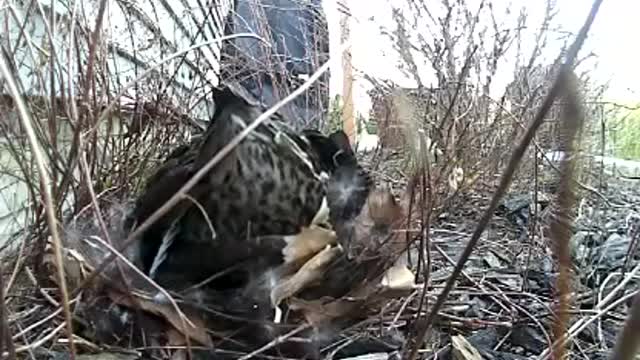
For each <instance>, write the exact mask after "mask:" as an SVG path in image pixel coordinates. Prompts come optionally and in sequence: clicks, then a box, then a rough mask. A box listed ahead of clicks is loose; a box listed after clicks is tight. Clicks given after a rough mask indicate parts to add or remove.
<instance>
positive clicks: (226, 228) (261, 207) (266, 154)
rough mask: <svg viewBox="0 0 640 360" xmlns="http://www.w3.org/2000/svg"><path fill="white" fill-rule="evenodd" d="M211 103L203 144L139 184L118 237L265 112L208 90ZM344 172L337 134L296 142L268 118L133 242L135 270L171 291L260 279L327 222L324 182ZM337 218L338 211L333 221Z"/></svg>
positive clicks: (352, 162)
mask: <svg viewBox="0 0 640 360" xmlns="http://www.w3.org/2000/svg"><path fill="white" fill-rule="evenodd" d="M215 102H216V110H215V112H214V114H213V117H212V120H211V123H210V125H209V127H208V128H207V130H206V131H205V132H204V134H203V135H202V136H200V137H198V138H196V139H194V140H193V141H192V142H191V143H190V144H189V145H186V146H182V147H179V148H177V149H175V150H174V151H173V152H172V153H171V154H170V155H169V156H168V158H167V159H166V160H165V162H164V163H163V164H162V165H161V166H160V167H159V168H158V169H157V171H156V172H155V173H154V174H153V175H152V176H151V177H150V178H149V179H148V181H147V184H146V186H145V188H144V189H143V191H142V193H141V194H140V196H139V197H138V199H137V201H136V205H135V209H134V210H133V212H132V214H131V216H130V217H129V219H128V221H127V222H126V225H125V226H126V227H127V229H132V228H133V227H134V226H135V224H140V223H142V222H143V221H144V220H146V219H147V218H148V217H149V216H150V215H151V214H152V213H153V212H154V211H155V210H157V209H158V208H159V207H160V206H162V204H164V203H165V202H166V201H167V200H168V199H169V198H170V197H171V196H173V194H175V192H176V191H177V190H178V189H179V188H180V187H181V186H183V185H184V183H185V182H186V181H188V179H189V178H191V176H193V174H195V173H196V172H197V171H198V170H199V169H200V168H202V167H203V166H204V165H205V164H206V163H207V162H208V161H210V159H211V158H212V157H213V156H215V154H216V153H217V152H218V151H220V149H222V148H223V147H224V146H225V145H226V144H227V143H228V142H229V141H230V140H231V139H232V138H233V137H235V136H236V135H237V134H239V133H240V132H241V131H242V130H243V129H245V128H246V126H247V125H248V124H250V123H251V122H253V121H254V120H255V119H256V118H258V116H259V115H261V114H262V113H263V112H264V110H265V109H264V108H263V107H262V106H260V105H259V104H257V103H256V102H255V101H253V100H251V97H250V96H249V95H247V93H246V92H244V91H243V90H242V89H241V88H238V87H236V86H234V85H227V86H225V87H223V88H222V89H219V90H216V92H215ZM345 167H347V168H351V167H357V161H356V157H355V154H354V153H353V151H352V149H351V147H350V145H349V141H348V138H347V137H346V135H345V134H344V133H343V132H342V131H338V132H335V133H333V134H331V135H330V136H326V135H323V134H322V133H320V132H319V131H317V130H311V129H306V130H303V131H301V132H296V131H294V130H293V129H292V128H291V127H290V126H288V124H287V122H286V120H285V119H283V117H282V116H281V115H278V114H276V115H274V116H271V117H270V118H269V119H267V120H266V121H265V122H263V123H262V124H260V125H259V126H258V127H257V128H256V129H255V131H253V132H251V134H250V135H249V136H248V137H246V138H245V139H244V140H243V141H242V142H241V143H240V144H239V145H238V146H236V147H235V148H234V149H233V150H232V151H231V152H230V153H229V154H228V155H227V156H226V157H224V158H223V159H222V161H221V162H220V163H218V164H217V165H216V166H214V167H213V168H212V169H211V170H210V171H209V173H208V174H207V176H205V177H204V178H203V179H202V180H201V181H200V182H199V183H198V184H197V185H196V186H195V187H193V188H192V189H191V191H189V194H188V196H187V197H186V198H185V199H183V200H181V202H180V203H179V204H177V205H176V206H175V207H174V208H173V209H172V210H171V211H169V212H168V213H167V214H165V215H164V216H163V217H162V218H161V219H160V220H159V221H157V222H156V223H155V224H154V225H153V226H151V227H150V228H149V229H148V230H146V231H145V232H144V233H143V234H142V235H141V238H140V239H139V256H138V263H139V264H140V266H141V268H142V270H143V271H144V272H146V273H147V274H149V275H150V276H151V277H152V278H154V279H155V280H156V281H157V282H158V283H160V284H161V285H163V286H167V285H169V286H171V287H173V288H176V287H178V286H188V285H193V284H194V283H197V282H200V281H202V280H204V279H206V278H208V277H209V276H211V275H212V274H215V273H218V272H221V271H225V270H227V269H229V268H236V269H237V268H241V270H244V271H240V273H241V274H244V276H246V275H247V274H246V272H247V271H254V272H263V271H264V269H266V268H268V267H269V266H272V265H274V264H278V263H279V262H281V261H282V249H283V247H284V246H285V245H286V237H287V236H290V235H295V234H297V233H299V232H300V231H301V229H303V228H304V227H308V226H310V225H312V224H314V223H322V222H325V221H327V220H328V217H329V212H331V211H329V207H328V204H327V189H328V182H329V181H330V179H331V176H332V174H334V173H335V172H336V170H338V169H340V168H345ZM350 171H352V170H340V171H339V173H341V174H349V172H350ZM341 176H344V175H341ZM364 198H366V196H365V197H364ZM342 207H344V206H342ZM342 212H343V210H342V208H337V209H336V210H334V211H333V215H334V216H333V217H335V214H338V213H342ZM230 279H233V280H232V281H231V283H232V284H233V282H234V281H235V280H239V281H244V280H246V279H245V277H243V276H241V277H240V278H229V277H227V278H225V280H226V282H225V283H224V286H230V283H229V281H230ZM218 285H220V283H218Z"/></svg>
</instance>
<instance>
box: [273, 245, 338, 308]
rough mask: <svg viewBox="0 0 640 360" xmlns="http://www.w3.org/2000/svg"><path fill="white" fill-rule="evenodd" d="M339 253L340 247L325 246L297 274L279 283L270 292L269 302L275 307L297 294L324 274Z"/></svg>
mask: <svg viewBox="0 0 640 360" xmlns="http://www.w3.org/2000/svg"><path fill="white" fill-rule="evenodd" d="M341 252H342V248H341V247H340V246H335V247H331V245H326V247H325V248H324V250H322V251H321V252H319V253H318V254H316V255H315V256H314V257H313V258H311V260H309V261H307V262H306V263H305V264H304V265H302V267H301V268H300V270H298V272H296V273H295V274H294V275H293V276H291V277H289V278H286V279H284V280H282V281H280V283H278V284H277V285H276V286H275V287H274V288H273V290H271V302H272V303H273V304H274V305H276V306H277V305H278V304H280V302H281V301H282V300H284V299H286V298H288V297H291V296H293V295H295V294H297V293H298V292H299V291H300V290H302V289H304V288H305V286H307V285H308V284H310V283H312V282H313V281H315V280H317V279H319V278H320V277H321V276H322V275H323V274H324V271H325V268H326V266H327V264H329V262H330V261H331V260H332V259H333V258H335V257H336V256H337V255H338V254H340V253H341Z"/></svg>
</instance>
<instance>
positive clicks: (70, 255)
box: [42, 237, 89, 288]
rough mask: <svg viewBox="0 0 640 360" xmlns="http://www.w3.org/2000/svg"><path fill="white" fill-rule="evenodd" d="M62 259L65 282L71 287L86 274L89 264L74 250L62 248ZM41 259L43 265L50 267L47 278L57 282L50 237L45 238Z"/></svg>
mask: <svg viewBox="0 0 640 360" xmlns="http://www.w3.org/2000/svg"><path fill="white" fill-rule="evenodd" d="M62 260H63V261H64V270H65V276H66V280H67V284H68V285H69V286H70V287H71V288H73V287H75V286H76V285H78V284H79V283H80V282H81V281H82V280H84V277H85V275H86V274H87V270H88V269H89V265H88V264H87V261H86V259H85V258H84V257H83V256H82V255H81V254H80V253H79V252H78V251H76V250H74V249H68V248H64V247H63V248H62ZM42 261H43V262H44V265H45V267H47V268H48V269H50V270H51V271H49V278H50V280H52V281H53V282H54V283H55V284H58V277H57V276H56V275H55V274H56V273H55V271H54V269H55V267H56V263H55V257H54V254H53V244H52V243H51V237H49V239H47V245H46V247H45V254H44V256H43V259H42Z"/></svg>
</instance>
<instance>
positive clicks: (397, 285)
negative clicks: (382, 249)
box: [380, 262, 416, 290]
mask: <svg viewBox="0 0 640 360" xmlns="http://www.w3.org/2000/svg"><path fill="white" fill-rule="evenodd" d="M414 280H415V274H414V273H413V272H412V271H411V270H409V268H408V267H407V266H406V265H404V264H402V263H400V262H396V264H394V265H393V266H392V267H391V268H389V269H387V271H386V272H385V273H384V275H383V276H382V280H381V281H380V285H382V286H383V287H386V288H389V289H390V290H412V289H414V288H415V286H416V283H415V282H414Z"/></svg>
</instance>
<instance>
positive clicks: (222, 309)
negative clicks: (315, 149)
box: [45, 189, 416, 359]
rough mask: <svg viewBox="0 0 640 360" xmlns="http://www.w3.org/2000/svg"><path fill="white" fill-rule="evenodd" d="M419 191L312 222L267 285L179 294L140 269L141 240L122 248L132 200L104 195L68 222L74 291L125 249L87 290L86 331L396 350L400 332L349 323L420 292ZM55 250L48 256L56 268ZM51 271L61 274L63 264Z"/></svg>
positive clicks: (281, 350)
mask: <svg viewBox="0 0 640 360" xmlns="http://www.w3.org/2000/svg"><path fill="white" fill-rule="evenodd" d="M410 193H411V191H410V190H407V192H406V194H405V195H403V196H402V197H401V200H400V201H397V200H396V199H395V198H394V196H393V195H392V194H391V192H390V190H388V189H374V190H372V191H371V192H370V193H369V196H368V198H367V199H366V203H365V205H364V206H363V207H362V208H361V209H360V211H359V214H358V215H357V216H356V217H355V219H353V220H350V221H345V222H342V223H336V224H334V228H326V227H321V226H311V227H309V228H305V229H304V230H303V231H302V232H301V233H299V234H297V235H295V236H294V237H293V239H292V240H293V241H289V245H287V246H286V247H285V248H284V250H283V255H284V258H285V262H284V263H283V264H282V265H281V266H280V267H279V268H276V269H274V270H273V275H272V276H267V278H268V279H270V281H269V284H267V285H266V286H265V283H264V282H259V283H251V282H250V283H249V284H246V285H244V286H243V287H241V288H236V289H233V290H229V289H225V290H217V289H215V287H199V286H191V287H189V288H187V289H182V291H179V292H174V291H170V290H164V289H162V288H160V287H159V286H158V285H157V284H155V283H154V282H153V281H152V280H151V279H149V278H148V277H146V276H145V275H144V274H143V273H142V272H141V271H140V270H138V268H136V267H135V265H134V264H133V263H134V262H135V259H134V254H135V253H136V249H135V244H134V245H133V246H131V247H129V248H128V249H127V250H126V251H124V252H122V253H117V250H116V249H117V248H119V247H120V246H121V245H122V244H121V242H122V241H123V239H125V238H126V236H125V235H126V234H124V233H123V231H122V230H121V229H122V223H123V221H124V219H125V216H126V213H127V211H130V204H124V205H122V204H119V203H117V202H114V201H109V200H104V199H103V200H101V212H102V214H101V215H102V217H100V216H98V214H97V213H96V212H95V210H94V208H93V207H87V208H85V209H84V210H83V211H81V212H80V213H79V214H78V215H76V216H75V217H74V218H73V219H71V220H70V221H68V222H67V225H66V226H65V236H64V257H65V271H66V276H67V283H68V285H69V287H70V288H71V289H74V288H76V287H77V286H78V285H80V284H82V283H83V281H85V279H86V277H87V275H88V274H89V273H91V272H93V271H94V270H95V269H96V268H97V267H98V266H99V265H100V264H101V262H102V261H103V260H104V259H105V258H106V257H107V256H108V255H110V254H112V253H114V252H116V253H117V254H118V256H117V260H116V261H113V262H112V263H111V264H109V265H108V266H107V267H106V268H105V270H104V271H103V272H101V273H100V276H99V278H98V279H97V280H96V281H93V282H92V283H91V286H90V287H88V288H85V290H83V292H82V293H81V295H79V298H78V299H77V305H76V313H77V317H78V318H80V319H82V321H80V331H81V333H82V334H84V335H85V337H87V338H90V339H92V340H93V341H95V342H96V343H97V344H100V345H103V346H104V345H108V346H111V347H122V348H127V349H131V348H146V349H149V347H150V346H151V347H155V348H156V350H149V352H150V353H151V354H153V355H155V356H160V357H161V358H171V359H178V358H182V357H184V356H185V354H186V353H190V354H192V355H194V356H198V355H199V356H204V357H206V358H211V357H212V356H213V357H214V358H229V359H231V358H233V359H237V358H244V357H242V356H243V354H245V355H244V356H249V355H251V356H257V355H262V356H276V355H277V356H284V357H285V358H318V357H319V356H320V353H325V354H326V353H331V352H333V353H334V354H335V355H336V356H340V355H349V354H356V353H369V352H376V351H380V350H384V351H389V350H393V349H397V348H399V345H400V342H399V341H398V339H395V340H393V339H391V340H390V339H387V340H386V341H385V340H380V339H374V338H368V337H366V336H365V337H364V338H363V337H362V334H360V336H359V339H358V340H357V341H354V340H353V339H349V340H347V339H345V337H348V336H347V335H345V333H342V334H341V331H342V330H346V329H348V328H349V327H350V326H352V325H355V324H357V323H358V322H359V321H362V320H364V319H366V318H367V317H369V316H370V315H371V313H375V312H378V311H379V310H380V308H381V306H383V305H384V304H386V303H387V302H389V301H390V299H394V298H398V297H401V296H406V295H408V294H409V293H410V292H412V291H413V290H414V288H415V286H416V285H415V284H414V274H413V273H412V272H411V271H410V270H409V268H408V267H407V266H406V265H405V262H404V258H403V257H401V254H403V252H404V251H405V249H406V246H407V243H406V240H405V238H406V232H405V231H402V229H404V228H406V219H407V216H406V215H407V211H406V208H407V204H408V202H409V201H410V196H409V194H410ZM105 228H106V230H107V232H106V233H107V236H105ZM50 250H51V246H49V251H48V253H47V255H46V257H45V263H46V264H49V265H50V266H52V267H53V266H55V265H54V261H53V254H52V252H51V251H50ZM356 254H357V255H356ZM241 265H242V264H240V265H239V266H241ZM51 270H53V268H52V269H51ZM50 274H52V276H51V280H52V281H54V282H55V281H56V278H55V276H54V275H53V274H55V272H54V271H51V272H50ZM274 307H276V308H275V311H274ZM338 334H341V335H338ZM347 345H348V346H347ZM246 354H249V355H246Z"/></svg>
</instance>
